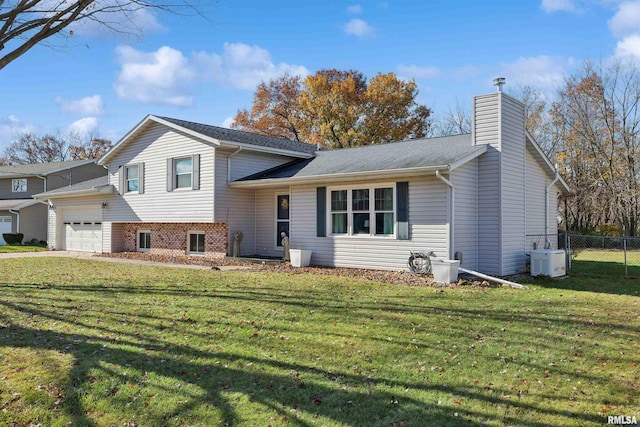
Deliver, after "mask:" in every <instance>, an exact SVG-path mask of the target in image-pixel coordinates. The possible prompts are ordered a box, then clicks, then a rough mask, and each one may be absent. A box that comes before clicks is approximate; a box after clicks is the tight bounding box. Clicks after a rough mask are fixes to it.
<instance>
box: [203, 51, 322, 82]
mask: <svg viewBox="0 0 640 427" xmlns="http://www.w3.org/2000/svg"><path fill="white" fill-rule="evenodd" d="M193 62H194V64H196V65H197V66H196V68H197V69H198V70H200V72H201V73H202V78H204V79H212V80H214V81H216V82H217V83H219V84H221V85H223V86H225V87H229V88H234V89H242V90H254V89H255V88H256V86H257V85H258V84H259V83H260V82H262V81H268V80H271V79H274V78H277V77H279V76H281V75H283V74H285V73H287V74H291V75H300V76H307V75H308V74H309V70H307V68H306V67H304V66H302V65H291V64H287V63H283V62H282V63H279V64H274V63H273V60H272V59H271V53H269V51H268V50H266V49H263V48H261V47H260V46H255V45H254V46H249V45H247V44H244V43H225V44H224V46H223V52H222V53H221V54H216V53H206V52H197V53H195V54H194V56H193Z"/></svg>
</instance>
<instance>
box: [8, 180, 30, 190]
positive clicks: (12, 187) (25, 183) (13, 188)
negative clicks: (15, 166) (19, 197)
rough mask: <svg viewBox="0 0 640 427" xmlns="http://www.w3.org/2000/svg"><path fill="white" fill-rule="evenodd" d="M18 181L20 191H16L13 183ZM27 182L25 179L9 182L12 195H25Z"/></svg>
mask: <svg viewBox="0 0 640 427" xmlns="http://www.w3.org/2000/svg"><path fill="white" fill-rule="evenodd" d="M16 181H18V182H19V183H20V189H19V190H16V188H15V182H16ZM23 182H24V189H22V183H23ZM28 182H29V181H28V180H27V179H26V178H14V179H12V180H11V192H12V193H26V192H27V186H28Z"/></svg>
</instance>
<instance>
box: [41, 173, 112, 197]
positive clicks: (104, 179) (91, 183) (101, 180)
mask: <svg viewBox="0 0 640 427" xmlns="http://www.w3.org/2000/svg"><path fill="white" fill-rule="evenodd" d="M107 185H109V177H108V176H106V175H105V176H100V177H98V178H94V179H89V180H87V181H82V182H78V183H77V184H73V185H67V186H66V187H60V188H56V189H55V190H51V191H47V192H45V193H40V194H36V195H35V196H37V197H46V196H54V195H56V194H58V193H68V192H71V191H82V190H91V189H92V188H98V187H105V186H107ZM35 196H34V197H35Z"/></svg>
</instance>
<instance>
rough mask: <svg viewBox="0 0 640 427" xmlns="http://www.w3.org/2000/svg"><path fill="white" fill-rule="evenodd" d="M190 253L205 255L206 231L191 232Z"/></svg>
mask: <svg viewBox="0 0 640 427" xmlns="http://www.w3.org/2000/svg"><path fill="white" fill-rule="evenodd" d="M189 253H190V254H194V255H204V232H202V231H191V232H189Z"/></svg>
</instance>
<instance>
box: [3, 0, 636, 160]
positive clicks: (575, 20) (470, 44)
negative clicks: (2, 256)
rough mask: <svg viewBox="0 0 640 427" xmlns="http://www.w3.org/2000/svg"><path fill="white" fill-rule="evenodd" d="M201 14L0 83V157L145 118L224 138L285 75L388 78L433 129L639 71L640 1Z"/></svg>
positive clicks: (74, 41) (29, 66)
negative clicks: (20, 138)
mask: <svg viewBox="0 0 640 427" xmlns="http://www.w3.org/2000/svg"><path fill="white" fill-rule="evenodd" d="M105 1H109V0H105ZM204 12H205V14H206V16H207V17H208V19H203V18H201V17H197V16H196V17H182V16H172V15H167V14H158V15H156V14H153V13H150V12H143V13H139V14H138V15H136V16H135V17H134V20H135V22H136V24H137V25H138V26H139V28H140V29H141V35H140V36H136V37H130V36H129V37H127V36H123V35H114V34H109V33H106V32H105V31H104V30H101V29H100V28H98V27H95V26H91V25H82V26H76V27H75V28H74V35H73V36H72V37H70V38H69V39H70V41H69V42H67V43H66V44H65V45H63V46H57V47H56V48H55V49H51V48H47V47H43V46H38V47H36V48H34V49H32V50H31V51H29V52H28V53H27V54H25V55H24V56H23V57H21V58H19V59H18V60H16V61H14V62H13V63H11V64H9V65H8V66H7V67H6V68H5V69H3V70H0V151H2V150H3V149H4V147H6V146H7V145H8V144H9V143H10V142H11V141H12V140H14V139H15V137H16V136H17V135H18V134H20V133H21V132H25V131H33V132H37V133H39V134H43V133H46V132H58V133H62V134H64V133H66V132H69V131H76V132H80V133H84V132H90V133H91V134H92V135H94V136H100V137H105V138H109V139H112V140H113V141H114V142H115V141H117V140H118V139H119V138H120V137H122V135H123V134H124V133H126V132H127V131H128V130H129V129H131V128H132V127H133V126H134V125H135V124H136V123H138V122H139V121H140V120H141V119H142V118H143V117H144V116H145V115H146V114H157V115H165V116H170V117H176V118H181V119H185V120H192V121H197V122H203V123H208V124H214V125H223V126H227V125H228V124H229V123H230V119H231V117H233V116H234V115H235V113H236V111H237V110H238V109H240V108H249V107H250V106H251V100H252V96H253V91H254V89H255V87H256V85H257V84H258V83H259V82H260V81H262V80H269V79H271V78H275V77H277V76H279V75H281V74H282V73H284V72H288V73H290V74H302V75H305V74H312V73H314V72H316V71H317V70H319V69H323V68H338V69H356V70H359V71H361V72H363V73H364V74H365V75H366V76H368V77H371V76H374V75H375V74H376V73H378V72H383V73H386V72H390V71H391V72H395V73H396V74H398V75H399V76H401V77H403V78H414V79H415V80H416V82H417V84H418V88H419V90H420V95H419V98H418V100H419V101H420V102H421V103H424V104H427V105H428V106H430V107H431V108H432V109H433V110H434V111H435V113H436V116H437V115H438V114H442V113H446V112H447V111H448V110H450V109H455V108H456V105H457V104H459V105H461V106H462V107H464V108H468V107H470V102H471V97H472V96H473V95H477V94H482V93H488V92H492V91H493V90H494V89H493V87H492V86H491V82H492V80H493V78H495V77H497V76H504V77H506V78H507V87H506V88H505V89H506V90H507V91H508V88H509V87H511V88H513V87H516V86H519V85H525V84H529V85H532V86H535V87H537V88H539V89H541V90H543V91H547V92H549V93H552V91H553V90H554V89H555V88H557V87H558V86H559V85H561V84H562V81H563V78H564V76H565V75H567V74H568V73H571V72H573V71H575V70H576V68H577V67H579V65H580V64H581V63H582V62H583V61H584V60H586V59H590V60H593V61H596V62H597V61H609V60H611V59H612V58H616V57H631V58H636V59H640V0H632V1H616V0H518V1H506V0H469V1H467V0H458V1H452V0H429V1H423V2H416V1H407V0H387V1H375V0H374V1H322V2H305V1H300V0H296V1H289V0H281V1H280V2H271V3H270V2H267V3H265V2H262V1H260V2H258V1H253V0H245V1H233V2H232V1H230V0H221V1H219V2H217V3H216V4H215V5H214V6H207V7H205V8H204Z"/></svg>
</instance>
